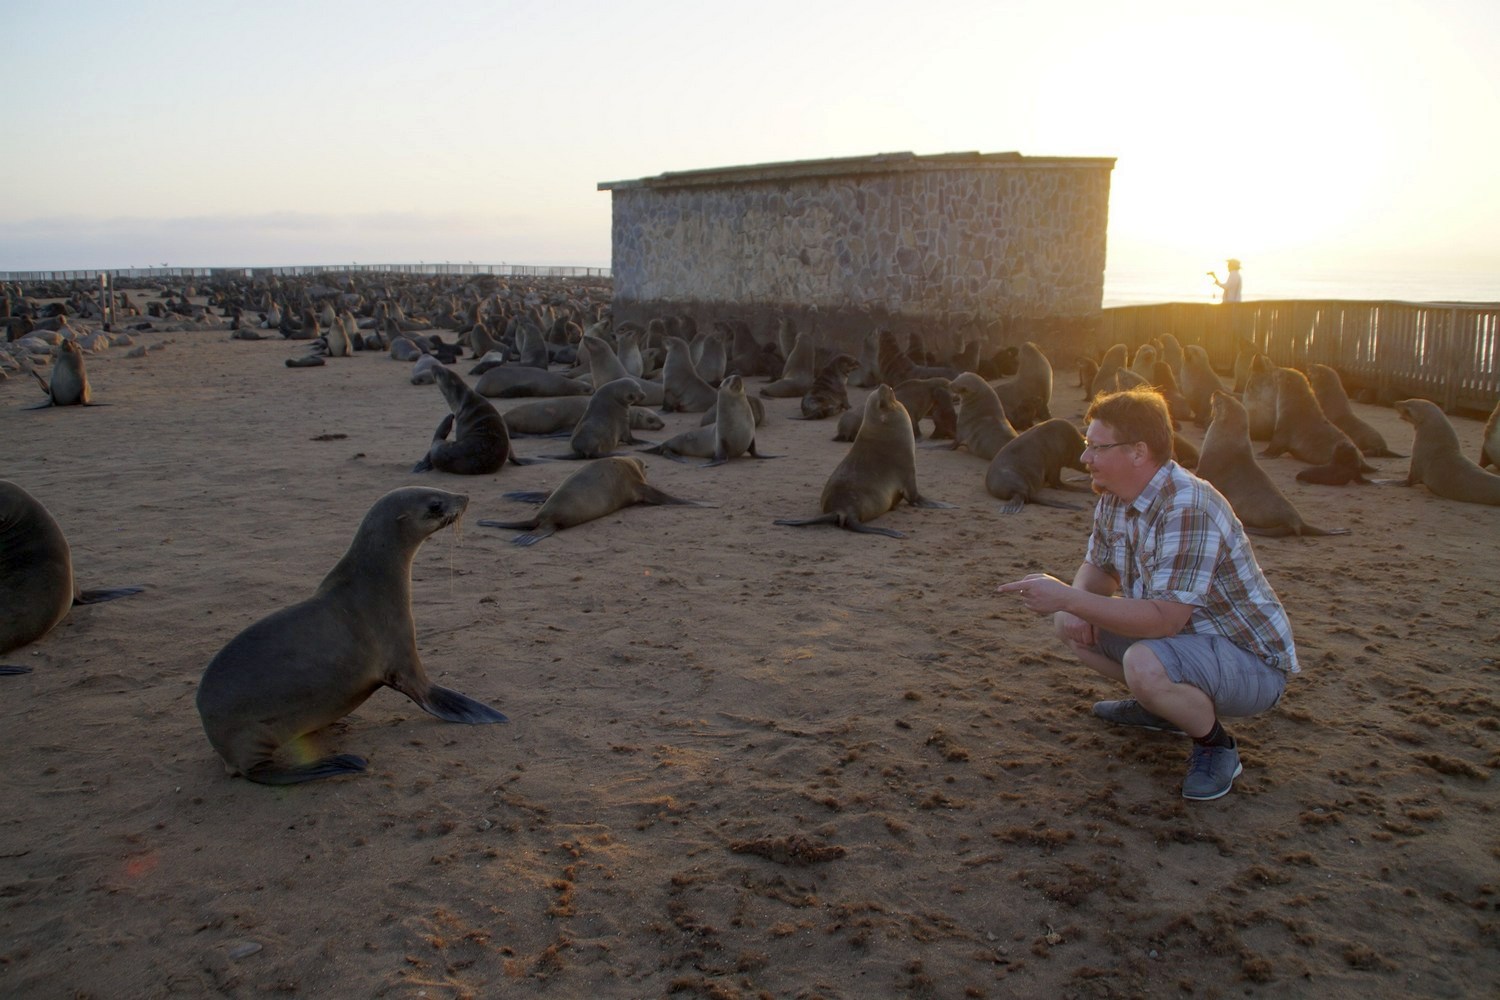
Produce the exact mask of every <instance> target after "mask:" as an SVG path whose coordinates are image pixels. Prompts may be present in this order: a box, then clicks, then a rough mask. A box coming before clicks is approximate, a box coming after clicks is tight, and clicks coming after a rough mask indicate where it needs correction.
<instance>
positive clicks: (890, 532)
mask: <svg viewBox="0 0 1500 1000" xmlns="http://www.w3.org/2000/svg"><path fill="white" fill-rule="evenodd" d="M902 500H905V501H906V502H907V503H909V504H911V505H912V506H913V507H951V506H952V505H951V504H946V503H943V502H941V501H938V500H928V499H926V498H925V497H923V496H922V494H921V492H920V491H919V490H918V489H917V439H916V437H915V436H914V435H913V433H912V427H911V417H910V416H909V415H908V414H907V412H906V407H904V406H902V405H901V403H900V402H899V401H898V400H897V399H896V393H895V391H894V390H893V389H891V387H890V386H888V385H885V384H884V383H882V384H880V385H878V386H876V387H875V388H874V389H872V390H870V394H869V395H868V396H867V397H865V408H864V419H863V421H862V422H861V423H860V428H859V433H858V434H857V435H855V438H854V444H853V445H851V446H850V448H849V452H848V454H846V455H845V456H844V458H843V460H842V461H840V462H839V464H838V465H837V466H836V467H835V468H834V470H833V474H832V475H831V476H829V477H828V481H827V482H826V483H824V484H823V493H822V496H821V498H820V499H819V507H820V509H821V510H822V511H823V513H822V514H821V515H819V516H818V517H809V518H802V519H798V520H793V519H789V518H782V519H779V520H777V521H776V522H775V523H776V524H785V525H792V526H801V525H806V524H835V525H838V526H839V527H840V528H847V529H848V530H850V531H859V532H867V533H873V534H878V535H887V536H889V537H891V538H905V537H906V536H905V535H904V534H902V533H901V532H899V531H895V530H894V529H891V528H876V527H872V526H870V525H869V524H867V523H866V522H868V521H873V520H874V519H875V518H877V517H879V516H880V515H881V514H884V513H886V512H887V511H889V510H892V509H894V508H895V506H896V505H897V504H898V503H900V502H901V501H902Z"/></svg>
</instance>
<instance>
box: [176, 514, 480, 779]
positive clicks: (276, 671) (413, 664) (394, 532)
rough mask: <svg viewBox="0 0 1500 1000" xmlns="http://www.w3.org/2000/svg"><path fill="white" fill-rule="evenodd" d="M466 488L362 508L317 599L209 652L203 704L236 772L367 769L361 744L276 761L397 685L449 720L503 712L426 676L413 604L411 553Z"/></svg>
mask: <svg viewBox="0 0 1500 1000" xmlns="http://www.w3.org/2000/svg"><path fill="white" fill-rule="evenodd" d="M468 503H469V498H468V497H466V496H461V495H459V494H456V493H448V492H445V491H443V490H434V489H425V488H422V487H414V486H408V487H405V488H403V489H398V490H392V491H391V492H389V493H387V494H386V495H385V496H383V497H381V498H380V499H379V500H377V501H375V505H374V506H373V507H371V508H370V510H369V512H368V513H367V514H365V517H364V520H363V521H361V522H360V525H359V530H357V531H356V532H355V533H354V540H353V541H352V542H350V543H349V549H348V551H347V552H345V553H344V556H343V558H342V559H340V560H339V561H338V563H337V564H336V565H335V566H334V567H333V569H332V570H330V571H329V573H328V575H327V576H325V577H324V578H323V582H322V583H321V584H319V585H318V589H317V591H316V592H315V593H314V594H313V596H312V597H310V598H308V599H307V600H305V601H302V602H301V603H299V604H294V605H292V606H291V607H289V608H283V609H282V610H280V611H277V612H274V613H273V614H271V615H269V616H268V617H266V618H262V619H261V620H260V621H258V622H256V623H255V624H254V625H251V626H250V627H249V628H247V629H245V630H244V631H243V632H241V633H240V634H239V635H237V636H235V637H234V638H233V639H231V640H229V643H228V644H227V645H226V646H225V647H224V648H223V649H221V650H219V652H218V653H217V654H216V655H215V656H214V658H213V659H212V660H210V661H209V664H208V666H207V668H205V669H204V671H203V678H202V680H200V681H199V682H198V698H197V703H198V714H199V716H200V717H201V718H202V720H203V731H204V732H205V733H206V734H207V735H208V742H209V743H210V744H212V746H213V748H214V750H216V751H218V754H219V756H220V757H222V758H223V759H224V765H225V768H226V769H227V770H228V771H229V773H230V774H231V775H243V776H245V777H246V778H249V779H250V780H251V781H256V782H260V783H261V784H268V785H286V784H293V783H295V782H299V781H313V780H315V779H318V778H329V777H333V776H334V775H338V774H352V773H355V772H358V771H363V770H364V769H365V760H364V758H362V757H357V756H355V755H353V754H335V755H333V756H329V757H324V758H322V759H321V760H316V761H312V762H311V763H305V764H278V763H277V762H276V760H275V754H276V751H277V750H278V749H279V748H281V747H283V746H286V745H287V744H289V743H291V742H293V741H294V740H297V739H298V737H301V736H304V735H306V734H308V733H311V732H314V731H315V730H318V729H322V728H323V727H324V726H327V725H329V724H330V723H333V722H335V721H337V720H339V719H341V718H343V717H344V716H345V715H348V714H349V713H350V712H352V711H353V710H354V709H356V708H358V707H359V706H360V704H362V703H363V702H364V700H365V699H366V698H368V697H370V695H372V694H374V693H375V691H376V689H377V688H380V687H382V686H384V687H392V688H395V689H396V690H397V691H400V692H401V693H402V694H404V695H406V696H407V697H408V698H410V699H411V700H412V701H414V702H416V703H417V704H418V705H420V706H421V707H422V709H423V710H424V711H426V712H428V713H429V714H431V715H435V716H437V717H438V718H439V719H444V720H447V721H448V722H463V723H469V724H480V723H488V722H505V721H506V718H505V716H504V715H502V714H501V713H499V712H497V711H496V710H495V709H493V708H491V707H489V706H488V705H485V704H482V703H480V702H477V701H475V700H474V699H472V698H469V697H467V696H465V695H462V694H459V693H458V692H457V691H450V690H449V689H447V688H444V687H439V686H438V685H436V684H433V683H432V682H431V681H430V680H428V679H427V672H426V671H425V670H424V669H423V668H422V660H421V657H420V656H418V654H417V634H416V623H415V622H414V620H413V618H412V611H411V563H412V559H413V557H414V556H416V554H417V549H418V548H420V547H421V545H422V543H423V542H424V541H426V540H427V537H428V536H429V535H431V534H433V533H434V532H436V531H438V530H440V529H441V528H445V527H447V526H448V525H450V524H452V523H453V522H454V521H456V520H458V519H459V517H460V516H462V514H463V512H464V508H465V507H467V506H468Z"/></svg>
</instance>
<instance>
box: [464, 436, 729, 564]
mask: <svg viewBox="0 0 1500 1000" xmlns="http://www.w3.org/2000/svg"><path fill="white" fill-rule="evenodd" d="M505 497H506V499H508V500H520V501H522V502H523V503H539V504H541V505H542V506H541V508H540V509H539V510H538V511H537V512H536V515H535V516H534V517H529V518H527V519H525V520H524V521H494V520H485V521H480V522H479V523H480V524H482V525H484V526H485V527H487V528H514V529H517V530H520V531H523V532H524V534H520V535H517V536H516V537H515V538H513V539H511V541H512V542H514V543H515V544H517V545H534V544H535V543H537V542H539V541H541V540H542V539H543V538H546V537H548V536H550V535H552V534H553V533H554V532H558V531H562V530H563V529H564V528H572V527H574V526H576V525H580V524H583V523H584V522H585V521H593V520H595V519H596V518H601V517H604V516H605V515H607V514H613V513H614V512H615V511H617V510H620V509H621V508H623V507H629V506H631V505H633V504H638V503H643V504H658V505H667V506H679V507H705V506H708V505H707V504H703V503H699V502H698V501H696V500H682V499H680V498H678V497H674V496H671V495H670V494H667V493H663V492H662V491H661V490H659V489H657V488H656V487H655V486H652V485H651V484H649V483H647V482H646V466H645V463H643V462H642V461H641V460H640V459H638V458H635V457H633V456H628V455H622V456H616V457H612V458H601V459H597V460H595V461H593V462H590V463H589V464H588V465H585V466H584V467H583V468H581V469H579V470H578V471H577V472H575V473H573V474H572V475H571V476H569V477H568V478H567V479H564V480H563V481H562V483H561V485H559V486H558V487H557V489H555V490H552V491H551V492H550V493H535V492H517V493H506V494H505Z"/></svg>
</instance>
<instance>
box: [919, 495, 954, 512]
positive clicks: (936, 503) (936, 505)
mask: <svg viewBox="0 0 1500 1000" xmlns="http://www.w3.org/2000/svg"><path fill="white" fill-rule="evenodd" d="M911 505H912V506H913V507H925V508H927V509H928V510H957V509H958V505H957V504H951V503H948V502H946V501H944V500H928V499H927V498H926V497H918V498H917V499H915V500H913V501H911Z"/></svg>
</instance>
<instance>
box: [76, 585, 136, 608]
mask: <svg viewBox="0 0 1500 1000" xmlns="http://www.w3.org/2000/svg"><path fill="white" fill-rule="evenodd" d="M145 589H146V588H145V587H95V588H94V589H93V590H81V591H79V592H78V596H77V597H75V598H73V603H74V604H103V603H104V602H105V601H113V600H115V599H117V598H120V597H129V596H131V595H132V594H139V593H141V592H142V591H143V590H145Z"/></svg>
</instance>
